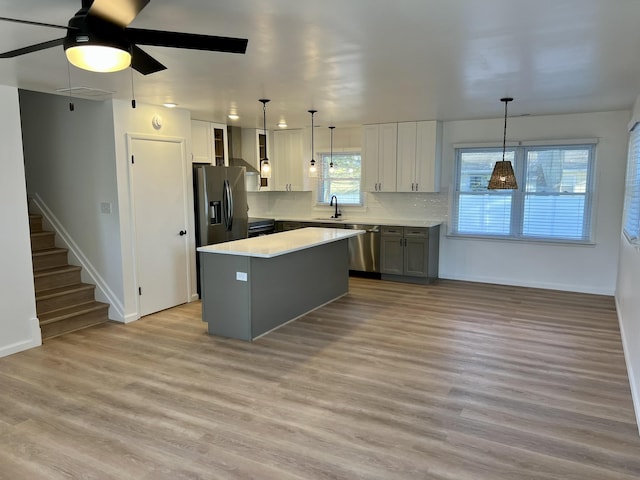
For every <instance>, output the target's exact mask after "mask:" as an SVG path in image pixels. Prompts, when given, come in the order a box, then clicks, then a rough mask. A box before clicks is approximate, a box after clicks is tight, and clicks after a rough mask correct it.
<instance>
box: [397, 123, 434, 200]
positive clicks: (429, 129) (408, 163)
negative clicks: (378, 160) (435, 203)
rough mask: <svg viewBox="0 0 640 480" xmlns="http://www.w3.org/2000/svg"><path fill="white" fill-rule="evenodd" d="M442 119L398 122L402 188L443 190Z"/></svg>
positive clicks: (398, 169) (414, 190) (404, 189)
mask: <svg viewBox="0 0 640 480" xmlns="http://www.w3.org/2000/svg"><path fill="white" fill-rule="evenodd" d="M441 158H442V123H441V122H437V121H424V122H403V123H399V124H398V162H397V191H398V192H438V191H440V165H441Z"/></svg>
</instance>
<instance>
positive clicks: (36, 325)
mask: <svg viewBox="0 0 640 480" xmlns="http://www.w3.org/2000/svg"><path fill="white" fill-rule="evenodd" d="M29 330H30V331H31V335H29V336H30V339H29V340H23V341H21V342H16V343H12V344H11V345H5V346H4V347H2V348H0V357H6V356H8V355H13V354H14V353H18V352H22V351H24V350H29V349H30V348H34V347H39V346H40V345H42V332H41V331H40V321H39V320H38V318H37V317H34V318H30V319H29Z"/></svg>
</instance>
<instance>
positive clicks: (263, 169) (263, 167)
mask: <svg viewBox="0 0 640 480" xmlns="http://www.w3.org/2000/svg"><path fill="white" fill-rule="evenodd" d="M258 101H259V102H261V103H262V132H263V133H264V158H261V159H260V177H262V178H271V164H270V163H269V159H268V158H267V103H269V102H270V101H271V100H269V99H268V98H261V99H260V100H258Z"/></svg>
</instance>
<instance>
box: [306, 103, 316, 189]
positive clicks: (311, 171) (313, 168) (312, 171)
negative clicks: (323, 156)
mask: <svg viewBox="0 0 640 480" xmlns="http://www.w3.org/2000/svg"><path fill="white" fill-rule="evenodd" d="M308 112H309V113H310V114H311V161H310V162H309V176H310V177H317V176H318V169H317V168H316V157H315V154H314V151H313V116H314V115H315V114H316V113H317V112H318V111H317V110H308Z"/></svg>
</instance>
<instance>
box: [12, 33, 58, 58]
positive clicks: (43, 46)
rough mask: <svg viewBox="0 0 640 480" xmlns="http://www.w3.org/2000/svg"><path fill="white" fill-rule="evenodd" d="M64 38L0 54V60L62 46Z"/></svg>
mask: <svg viewBox="0 0 640 480" xmlns="http://www.w3.org/2000/svg"><path fill="white" fill-rule="evenodd" d="M63 42H64V38H57V39H55V40H49V41H48V42H42V43H36V44H35V45H30V46H28V47H24V48H18V49H17V50H11V51H10V52H4V53H0V58H13V57H17V56H20V55H24V54H25V53H31V52H37V51H39V50H45V49H47V48H51V47H58V46H60V45H62V43H63Z"/></svg>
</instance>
